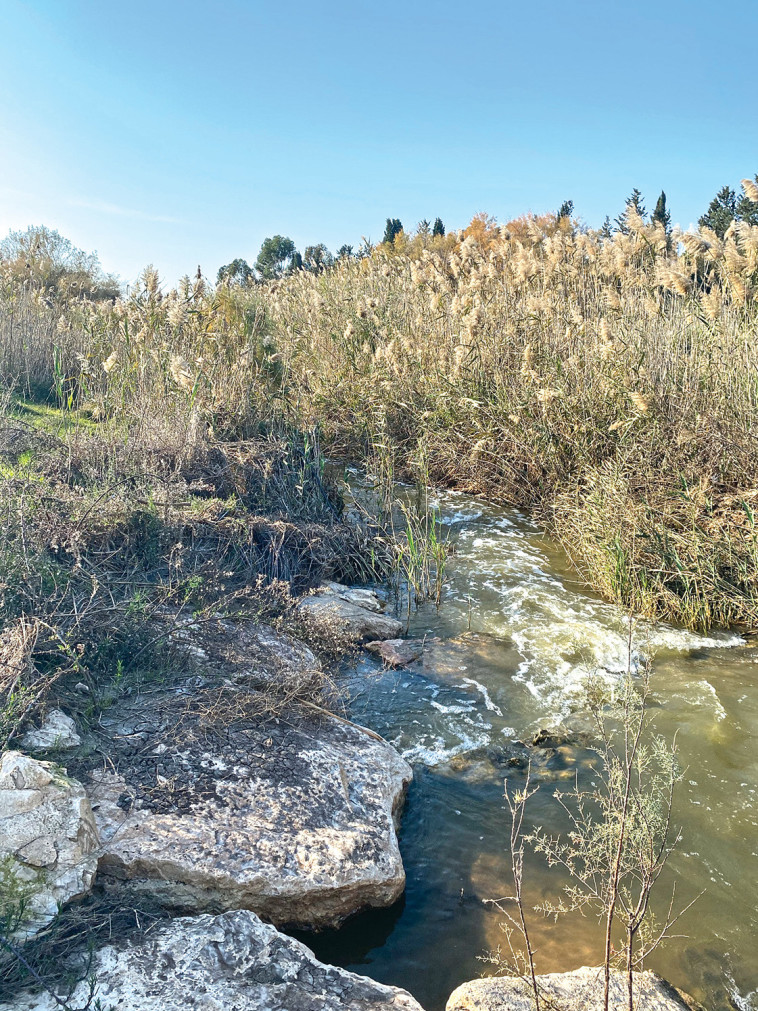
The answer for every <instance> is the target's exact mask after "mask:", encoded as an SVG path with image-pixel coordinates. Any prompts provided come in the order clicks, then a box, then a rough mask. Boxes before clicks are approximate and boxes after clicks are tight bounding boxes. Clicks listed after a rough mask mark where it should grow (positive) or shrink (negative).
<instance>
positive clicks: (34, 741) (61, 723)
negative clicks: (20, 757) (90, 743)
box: [19, 709, 82, 751]
mask: <svg viewBox="0 0 758 1011" xmlns="http://www.w3.org/2000/svg"><path fill="white" fill-rule="evenodd" d="M19 743H20V744H21V746H22V747H23V748H26V749H27V750H28V751H47V750H49V749H50V748H58V749H60V750H61V751H62V750H65V749H66V748H78V747H79V745H80V744H81V743H82V739H81V737H80V736H79V735H78V734H77V732H76V724H75V723H74V721H73V720H72V719H71V717H70V716H66V714H65V713H64V712H63V711H62V710H60V709H51V710H50V712H49V713H48V714H47V715H46V716H45V719H44V720H43V722H42V726H41V727H38V728H36V729H34V730H29V731H28V732H27V733H26V734H24V736H23V737H21V738H20V740H19Z"/></svg>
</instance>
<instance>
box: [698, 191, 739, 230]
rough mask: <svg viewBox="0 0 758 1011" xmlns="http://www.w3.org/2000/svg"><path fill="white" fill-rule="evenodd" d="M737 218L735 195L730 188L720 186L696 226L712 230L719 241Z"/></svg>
mask: <svg viewBox="0 0 758 1011" xmlns="http://www.w3.org/2000/svg"><path fill="white" fill-rule="evenodd" d="M736 217H737V195H736V193H735V192H734V190H733V189H732V188H731V186H722V188H721V189H720V190H719V191H718V193H717V194H716V196H715V197H714V198H713V200H711V202H710V204H709V205H708V210H707V211H706V212H705V214H704V215H703V216H702V218H701V219H700V221H699V222H698V224H699V225H700V227H701V228H703V227H704V226H705V227H706V228H712V229H713V231H714V232H715V233H716V234H717V235H718V237H719V238H720V239H723V238H724V235H725V234H726V230H727V228H728V227H729V226H730V225H731V223H732V222H733V221H734V219H735V218H736Z"/></svg>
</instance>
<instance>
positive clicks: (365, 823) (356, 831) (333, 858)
mask: <svg viewBox="0 0 758 1011" xmlns="http://www.w3.org/2000/svg"><path fill="white" fill-rule="evenodd" d="M145 726H146V724H145V723H144V719H143V723H142V728H143V730H142V733H146V732H147V733H148V734H149V738H148V740H147V741H146V743H145V746H144V748H143V753H144V754H145V755H147V754H148V753H149V752H151V751H152V750H153V749H151V748H150V741H151V740H156V741H157V740H158V739H159V737H160V733H161V731H160V727H154V728H151V729H149V730H148V731H145V729H144V728H145ZM190 735H191V731H189V730H188V734H187V735H183V737H182V742H181V746H179V745H175V744H174V745H172V746H171V747H169V748H168V749H167V750H166V751H164V752H163V753H162V754H160V755H159V756H156V757H155V758H153V759H152V760H151V761H152V763H153V764H150V762H148V763H147V765H143V766H140V767H139V768H135V767H132V768H130V769H127V768H125V769H124V777H125V778H122V777H121V776H116V775H114V774H112V773H103V772H100V773H98V774H97V775H96V776H94V777H93V779H92V781H91V783H88V785H87V789H88V792H89V795H90V798H91V800H92V805H93V808H94V811H95V817H96V819H97V823H98V828H99V831H100V835H101V839H102V846H103V856H102V858H101V861H100V876H101V879H102V880H103V881H105V882H106V883H107V881H108V880H109V879H110V880H111V881H113V880H116V879H128V880H130V881H131V882H133V883H135V884H136V886H137V887H143V888H145V889H146V890H147V891H149V892H150V894H151V895H154V896H156V897H157V898H158V899H159V900H160V901H162V902H164V903H165V905H166V906H167V907H168V908H171V909H174V910H179V911H182V912H189V913H196V912H204V911H214V912H215V911H218V910H219V909H252V910H254V911H255V912H257V913H259V914H260V915H261V916H263V917H265V918H266V919H268V920H271V921H273V922H274V923H276V924H278V925H296V926H301V927H315V928H321V927H327V926H337V925H339V924H340V923H341V922H342V921H343V920H345V919H346V918H347V917H348V916H350V915H351V914H353V913H355V912H357V911H359V910H360V909H364V908H367V907H371V906H385V905H390V904H391V903H392V902H394V901H395V900H396V899H397V898H398V897H399V896H400V895H401V893H402V891H403V888H404V885H405V874H404V871H403V865H402V860H401V858H400V852H399V848H398V843H397V836H396V832H395V823H394V818H395V817H396V816H398V815H399V811H400V808H401V806H402V802H403V799H404V795H405V789H406V787H407V784H408V783H409V782H410V780H411V777H412V771H411V768H410V766H409V765H408V764H407V763H406V762H405V761H403V759H402V758H401V757H400V756H399V755H398V754H397V752H396V751H395V750H394V749H393V748H392V747H391V746H390V745H389V744H387V743H386V742H385V741H383V740H381V739H380V738H377V737H376V735H370V734H369V733H366V732H363V731H361V730H359V729H357V728H354V727H352V726H349V725H346V724H344V723H342V722H341V721H338V720H336V719H333V718H331V717H329V718H325V719H322V720H318V721H312V722H310V723H309V722H297V723H296V724H295V725H292V726H291V725H288V724H286V723H285V722H284V721H282V722H280V723H275V722H273V721H272V722H270V723H268V724H265V725H264V726H258V725H255V726H249V727H246V728H244V729H236V728H235V729H234V730H227V731H226V732H225V735H224V740H223V743H221V742H219V741H218V740H217V739H215V738H210V739H206V738H205V737H203V736H202V734H198V737H197V739H196V740H194V741H193V740H191V739H190ZM145 769H147V772H145V771H144V770H145ZM156 773H158V774H159V775H156Z"/></svg>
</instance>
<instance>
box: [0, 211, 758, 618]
mask: <svg viewBox="0 0 758 1011" xmlns="http://www.w3.org/2000/svg"><path fill="white" fill-rule="evenodd" d="M757 291H758V228H757V227H754V226H749V225H746V224H744V223H742V224H736V225H733V226H732V227H731V228H730V230H729V231H728V232H727V234H726V236H725V237H724V238H723V239H721V238H719V236H718V235H716V234H715V233H714V232H711V231H710V230H708V229H705V228H704V229H701V230H700V231H699V232H697V233H681V232H674V233H673V234H671V233H667V232H666V231H665V229H664V228H663V226H662V225H660V224H650V223H647V222H645V221H643V220H642V219H641V218H640V217H639V216H638V215H636V213H635V212H634V211H633V210H631V211H629V212H628V214H627V219H626V225H625V228H624V230H623V231H620V232H617V233H616V234H614V235H612V236H604V235H603V234H601V233H600V232H594V231H588V230H584V229H581V228H579V227H577V226H576V224H575V223H572V222H571V221H569V220H568V219H566V218H556V216H554V215H546V216H542V217H525V218H522V219H518V220H516V221H513V222H510V223H508V224H506V225H498V224H497V223H496V222H494V221H493V220H492V219H490V218H487V217H486V216H484V215H480V216H478V217H476V218H475V219H474V220H473V221H472V223H471V224H470V225H469V227H468V228H466V229H465V230H463V231H461V232H458V233H453V234H451V235H447V236H445V237H441V238H430V237H425V236H416V237H415V238H414V237H407V236H405V235H404V234H402V233H401V234H400V235H399V236H398V237H397V238H396V239H395V241H394V243H392V244H390V245H388V244H384V245H381V246H379V247H377V248H376V249H374V250H373V251H372V252H371V253H370V255H368V256H365V257H363V258H361V259H342V260H340V261H339V262H338V263H337V264H336V265H335V266H334V267H333V268H331V269H329V270H326V271H324V272H321V273H311V272H308V271H298V272H296V273H294V274H293V275H292V276H290V277H287V278H285V279H283V280H281V281H276V282H271V283H266V284H257V285H250V286H246V287H244V286H238V285H232V284H227V283H224V284H221V285H218V286H212V285H210V284H208V283H207V282H206V281H205V280H204V279H203V278H202V277H197V278H195V279H194V280H191V279H189V278H185V279H184V280H183V281H182V282H181V283H180V284H179V286H178V287H177V288H176V289H174V290H172V291H169V292H166V293H164V292H163V291H162V290H161V287H160V284H159V280H158V277H157V275H156V274H155V271H153V270H151V269H148V270H147V271H146V272H145V273H144V275H143V277H142V278H141V281H140V283H139V284H138V285H136V286H135V287H134V288H133V289H132V292H131V294H130V296H129V297H128V298H127V299H120V300H116V301H115V302H102V301H101V302H94V301H87V300H83V299H79V300H77V301H75V302H73V301H68V302H65V303H62V304H56V305H55V306H53V308H52V309H51V308H50V306H49V305H48V304H47V303H45V304H44V305H39V306H38V312H39V321H40V325H39V328H35V326H34V322H33V319H32V318H31V317H32V316H33V313H32V310H31V309H30V299H33V297H34V296H33V295H30V294H29V293H28V292H25V293H23V295H22V294H20V293H19V292H18V291H14V290H10V291H9V290H8V289H7V287H6V289H5V294H4V295H3V299H4V302H3V309H4V311H0V316H2V317H3V318H4V320H5V322H4V323H3V326H4V327H5V328H6V329H5V331H4V332H5V333H7V332H8V329H7V328H8V318H9V314H10V313H11V312H15V313H16V316H15V318H16V319H17V320H18V319H23V325H24V327H25V333H26V334H27V338H26V341H25V344H24V345H23V347H24V348H25V350H24V351H23V353H21V352H19V350H18V342H17V343H16V344H11V343H9V344H8V347H9V349H10V351H9V352H8V353H9V354H10V353H11V351H12V355H13V356H14V357H12V359H11V361H12V363H13V364H12V365H9V364H7V363H6V364H4V365H3V369H4V372H5V375H6V377H8V380H9V381H10V380H13V379H15V380H16V382H17V385H18V386H19V387H24V386H25V388H26V389H27V391H32V390H33V389H36V388H39V387H40V386H43V387H44V386H45V385H46V384H47V385H48V386H49V388H50V389H52V390H53V393H54V396H55V397H56V400H57V403H58V404H59V405H60V406H62V407H63V408H66V407H68V408H69V409H74V408H76V409H77V410H78V411H79V413H80V415H84V416H86V417H87V418H89V419H91V423H92V425H93V426H94V427H95V428H96V429H98V430H100V431H105V430H106V429H107V430H108V431H109V432H110V433H111V435H110V436H109V437H110V438H112V437H113V433H115V432H119V433H120V437H121V439H122V441H123V443H124V452H127V453H129V452H131V453H134V454H135V456H139V457H140V458H141V459H143V460H153V461H155V460H158V459H160V460H164V461H165V460H166V459H167V458H169V457H171V458H172V459H173V458H176V459H181V458H182V455H183V454H186V453H188V452H190V450H192V452H194V451H195V448H196V447H197V446H198V445H201V444H202V445H209V444H213V443H214V441H215V442H219V441H229V440H236V439H245V438H249V437H251V436H253V435H254V434H256V433H259V432H260V431H261V429H262V427H266V426H270V425H273V424H276V425H282V424H284V425H288V426H292V428H296V429H298V430H300V431H301V432H302V431H304V432H308V433H310V435H309V438H310V439H311V440H312V441H314V442H318V443H319V446H322V445H323V446H324V447H326V449H327V450H328V452H329V453H330V454H331V455H333V456H337V457H343V458H349V459H352V460H357V461H360V462H364V463H366V464H367V465H369V466H371V467H372V468H373V469H374V472H375V473H382V474H392V475H396V476H400V477H410V478H417V477H418V476H419V466H418V460H419V458H420V456H421V455H423V460H424V468H423V469H424V478H425V479H426V478H427V476H428V479H429V480H431V481H433V482H435V483H439V484H444V485H449V486H455V487H458V488H461V489H464V490H468V491H471V492H475V493H479V494H483V495H486V496H488V497H490V498H492V499H494V500H497V501H501V502H509V503H513V504H515V505H517V506H519V507H521V508H525V509H528V510H530V511H532V512H533V513H534V514H535V515H536V516H537V517H538V518H539V519H540V520H541V521H542V522H543V523H544V524H545V526H546V527H547V528H548V529H549V530H550V531H551V532H552V533H553V534H554V535H555V536H556V537H557V538H558V539H559V540H560V541H561V543H562V544H563V545H564V547H565V548H566V550H567V552H568V554H569V557H570V559H571V561H572V563H573V564H574V566H575V567H576V569H577V571H578V572H579V573H580V574H581V575H582V576H583V577H584V578H585V579H586V581H587V582H588V583H589V584H590V585H591V586H593V587H595V588H596V589H597V590H598V591H599V592H600V593H602V594H603V595H604V596H606V597H607V598H609V599H612V600H615V601H618V602H620V603H622V604H624V605H625V606H630V607H632V608H634V609H635V610H637V611H639V612H642V613H645V614H649V615H656V616H663V617H665V618H669V619H672V620H676V621H679V622H682V623H684V624H686V625H688V626H691V627H696V628H707V627H710V626H713V625H738V626H741V627H744V628H754V627H755V626H756V624H758V567H757V566H756V562H758V541H757V533H756V529H755V509H756V500H757V499H758V470H757V467H756V464H757V463H758V450H757V448H756V447H757V443H756V397H757V396H758V371H757V367H758V350H757V348H756V323H757V322H758V310H757V309H756V292H757ZM14 299H15V303H14ZM24 300H25V301H24ZM14 306H15V308H14ZM16 325H18V324H16ZM16 332H17V331H16ZM19 355H20V358H19ZM6 357H8V355H6ZM11 372H13V375H11ZM172 454H173V456H172ZM310 486H311V487H313V486H316V487H317V483H316V484H315V485H314V482H313V481H311V482H310Z"/></svg>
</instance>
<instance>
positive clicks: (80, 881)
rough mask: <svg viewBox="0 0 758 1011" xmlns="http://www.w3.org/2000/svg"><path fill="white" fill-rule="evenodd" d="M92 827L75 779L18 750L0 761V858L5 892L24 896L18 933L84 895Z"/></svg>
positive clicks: (90, 871) (90, 870)
mask: <svg viewBox="0 0 758 1011" xmlns="http://www.w3.org/2000/svg"><path fill="white" fill-rule="evenodd" d="M97 847H98V838H97V829H96V827H95V821H94V818H93V816H92V809H91V807H90V803H89V801H88V800H87V797H86V795H85V792H84V788H83V787H82V785H81V783H78V782H76V781H75V780H73V779H69V778H68V776H66V774H65V770H62V769H59V768H58V767H56V766H54V765H53V764H52V763H50V762H38V761H37V760H36V759H34V758H29V756H28V755H23V754H21V752H19V751H6V752H5V754H4V755H3V756H2V760H0V863H1V864H2V867H3V871H2V874H3V875H4V876H5V877H6V879H7V880H4V881H0V887H3V888H5V889H7V890H8V891H10V892H11V893H12V892H13V891H15V890H18V889H20V890H21V891H22V892H23V893H24V895H25V896H27V905H26V910H25V919H24V922H23V923H22V925H21V927H20V928H19V936H20V937H23V936H28V935H30V934H32V933H34V932H35V931H36V930H39V929H41V928H42V927H43V926H45V924H47V923H49V922H50V920H51V919H52V918H53V917H54V916H55V914H56V912H57V909H58V906H59V904H63V903H65V902H68V901H70V900H71V899H75V898H79V897H81V896H83V895H86V894H87V892H88V891H89V889H90V887H91V884H92V879H93V877H94V875H95V869H96V867H97V852H96V851H97Z"/></svg>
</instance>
